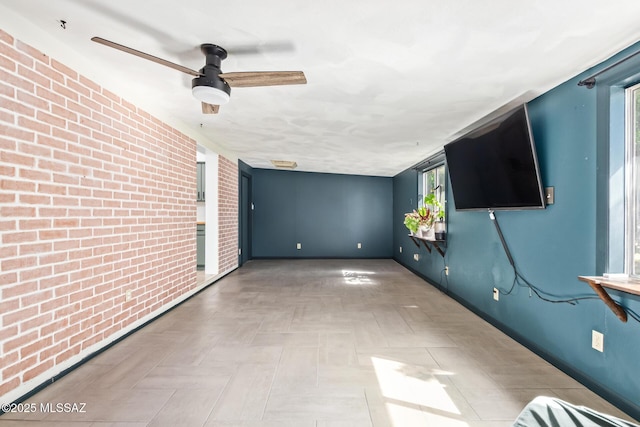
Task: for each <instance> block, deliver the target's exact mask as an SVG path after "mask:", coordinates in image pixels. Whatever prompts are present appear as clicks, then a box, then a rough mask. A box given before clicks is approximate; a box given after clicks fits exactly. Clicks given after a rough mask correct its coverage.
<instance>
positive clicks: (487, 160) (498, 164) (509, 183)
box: [444, 105, 545, 210]
mask: <svg viewBox="0 0 640 427" xmlns="http://www.w3.org/2000/svg"><path fill="white" fill-rule="evenodd" d="M444 152H445V157H446V161H447V168H448V170H449V178H450V179H451V190H452V192H453V199H454V204H455V207H456V210H488V209H493V210H499V209H543V208H544V207H545V199H544V191H543V188H542V182H541V179H540V170H539V167H538V159H537V156H536V148H535V143H534V141H533V134H532V133H531V126H530V124H529V115H528V113H527V106H526V105H522V106H521V107H519V108H517V109H515V110H512V111H510V112H509V113H506V114H504V115H502V116H500V117H498V118H497V119H495V120H492V121H491V122H489V123H487V124H485V125H483V126H481V127H480V128H478V129H476V130H474V131H472V132H470V133H468V134H466V135H464V136H462V137H460V138H459V139H457V140H455V141H453V142H451V143H449V144H446V145H445V146H444Z"/></svg>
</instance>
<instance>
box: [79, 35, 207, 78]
mask: <svg viewBox="0 0 640 427" xmlns="http://www.w3.org/2000/svg"><path fill="white" fill-rule="evenodd" d="M91 40H92V41H94V42H96V43H100V44H103V45H105V46H109V47H112V48H114V49H118V50H121V51H123V52H126V53H130V54H131V55H135V56H137V57H140V58H144V59H147V60H149V61H152V62H155V63H156V64H160V65H164V66H166V67H169V68H173V69H174V70H178V71H181V72H183V73H186V74H191V75H192V76H196V77H199V76H201V75H202V73H200V72H199V71H195V70H192V69H191V68H187V67H183V66H182V65H179V64H174V63H173V62H170V61H167V60H166V59H162V58H158V57H157V56H153V55H149V54H148V53H144V52H140V51H139V50H135V49H132V48H130V47H127V46H123V45H121V44H118V43H115V42H112V41H109V40H106V39H103V38H101V37H91Z"/></svg>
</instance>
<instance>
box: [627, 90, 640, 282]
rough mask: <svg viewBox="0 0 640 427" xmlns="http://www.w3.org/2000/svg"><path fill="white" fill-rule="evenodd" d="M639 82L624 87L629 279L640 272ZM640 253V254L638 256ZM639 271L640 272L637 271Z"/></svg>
mask: <svg viewBox="0 0 640 427" xmlns="http://www.w3.org/2000/svg"><path fill="white" fill-rule="evenodd" d="M639 102H640V83H636V84H634V85H631V86H629V87H626V88H625V143H624V151H625V162H624V168H625V170H624V175H625V189H624V212H625V216H624V272H625V274H628V275H629V276H630V277H634V278H640V271H636V255H637V254H636V253H637V252H639V250H638V246H639V245H640V235H638V230H637V228H638V225H639V224H640V221H639V219H638V215H640V206H639V203H640V198H639V196H640V195H639V194H638V191H640V188H638V176H639V174H640V165H639V164H638V161H639V160H640V152H637V151H636V146H637V145H638V142H640V141H638V138H637V134H638V115H639V114H640V109H639V108H638V103H639ZM639 254H640V253H639ZM638 270H640V269H638Z"/></svg>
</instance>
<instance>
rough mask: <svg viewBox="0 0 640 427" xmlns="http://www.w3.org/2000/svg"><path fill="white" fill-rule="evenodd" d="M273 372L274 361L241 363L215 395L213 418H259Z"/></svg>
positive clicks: (234, 419)
mask: <svg viewBox="0 0 640 427" xmlns="http://www.w3.org/2000/svg"><path fill="white" fill-rule="evenodd" d="M274 375H275V366H273V365H257V364H252V365H241V366H240V367H239V368H238V372H237V374H236V375H235V376H234V377H233V378H232V379H231V380H230V381H229V384H228V385H227V387H226V388H225V389H224V392H223V393H222V396H220V398H219V399H218V401H217V403H216V405H215V407H214V408H213V412H212V414H211V417H210V418H211V419H212V420H218V421H220V420H223V421H242V420H254V421H257V420H261V419H262V417H263V413H264V408H265V405H266V402H267V399H268V397H269V393H270V390H271V383H272V382H273V377H274Z"/></svg>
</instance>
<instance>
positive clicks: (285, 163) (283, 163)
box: [271, 160, 298, 169]
mask: <svg viewBox="0 0 640 427" xmlns="http://www.w3.org/2000/svg"><path fill="white" fill-rule="evenodd" d="M271 163H272V164H273V166H275V167H277V168H279V169H295V168H297V167H298V164H297V163H296V162H292V161H290V160H271Z"/></svg>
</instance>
